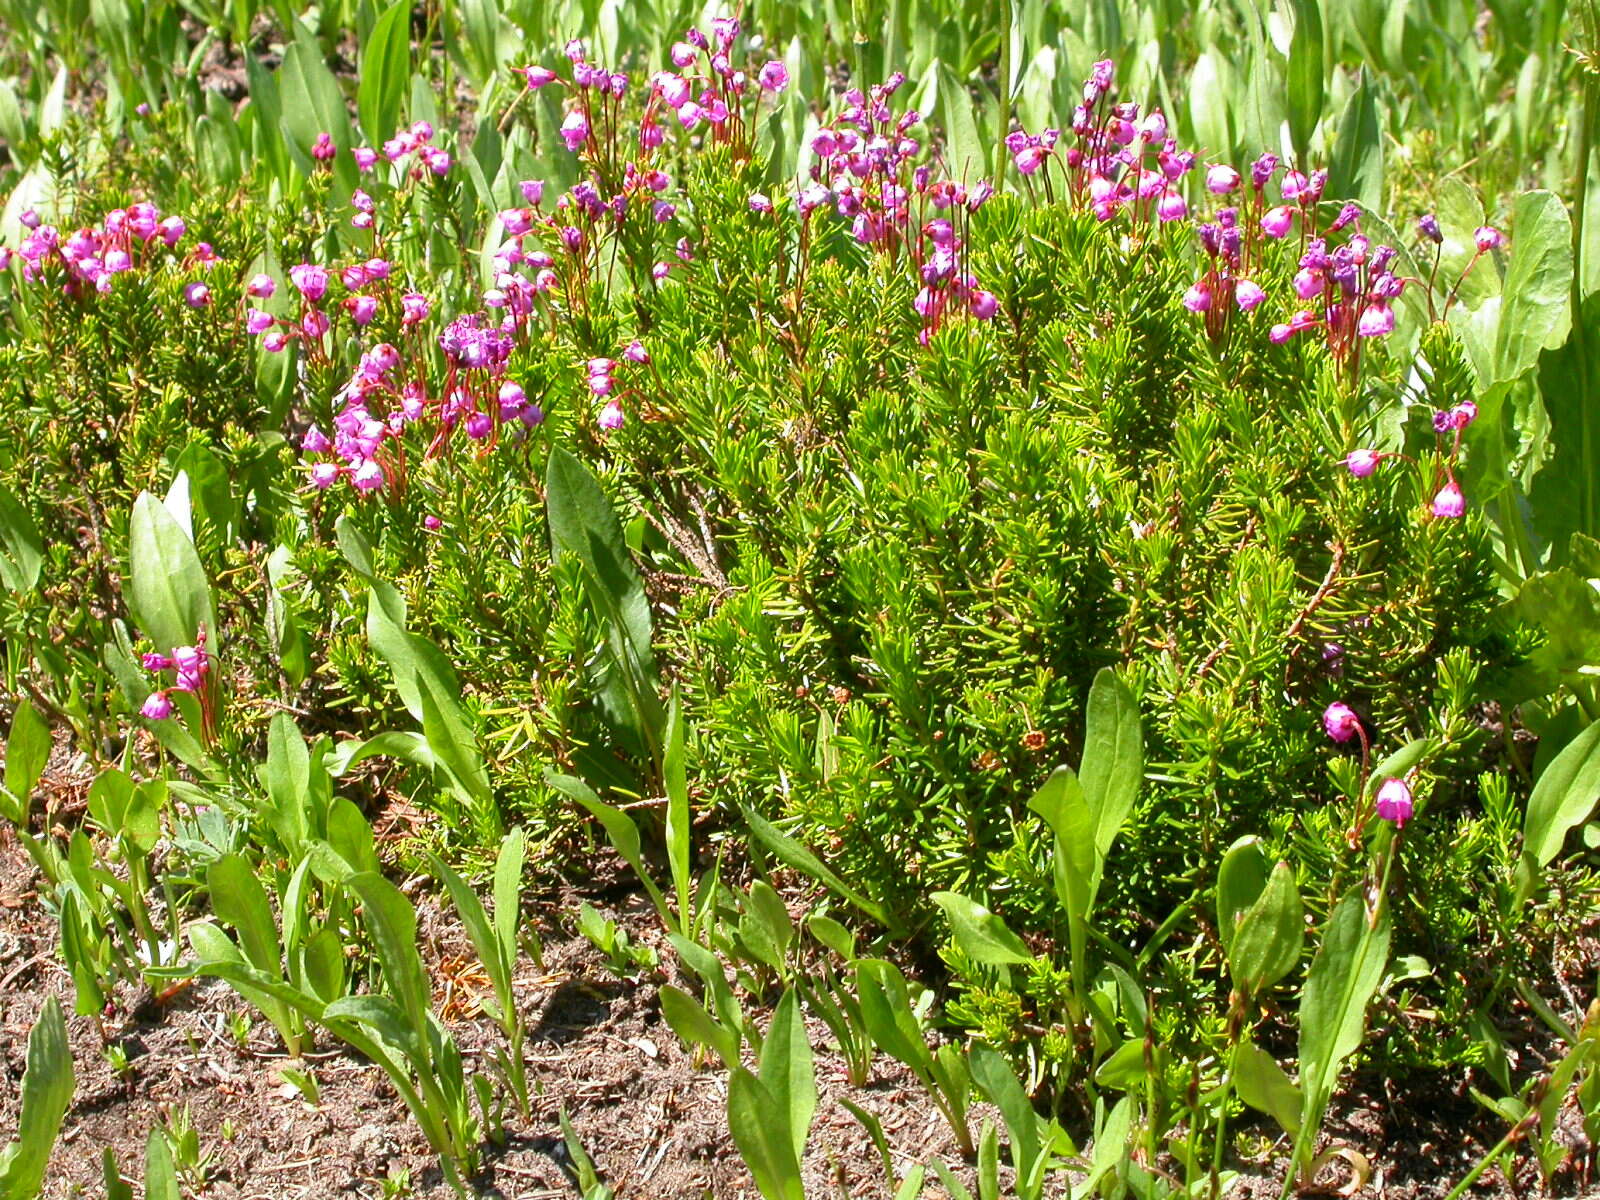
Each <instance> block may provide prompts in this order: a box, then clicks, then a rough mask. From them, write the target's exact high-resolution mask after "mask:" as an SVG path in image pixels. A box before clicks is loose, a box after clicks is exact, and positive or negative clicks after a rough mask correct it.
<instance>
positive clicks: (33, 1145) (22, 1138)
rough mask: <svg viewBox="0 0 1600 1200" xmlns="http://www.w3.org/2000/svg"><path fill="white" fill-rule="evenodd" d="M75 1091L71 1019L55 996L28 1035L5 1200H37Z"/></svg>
mask: <svg viewBox="0 0 1600 1200" xmlns="http://www.w3.org/2000/svg"><path fill="white" fill-rule="evenodd" d="M74 1086H75V1076H74V1074H73V1070H72V1049H71V1047H70V1046H68V1044H67V1021H66V1017H65V1016H64V1015H63V1014H62V1012H61V1003H60V1001H58V1000H57V999H56V998H55V997H54V996H50V997H49V998H47V999H46V1000H45V1002H44V1007H43V1008H42V1009H41V1010H40V1012H39V1019H38V1020H37V1021H35V1022H34V1025H33V1032H31V1033H30V1034H29V1035H28V1066H27V1069H26V1070H25V1071H24V1072H23V1076H22V1098H21V1108H20V1112H19V1115H18V1118H17V1141H15V1142H13V1143H12V1144H11V1145H9V1146H7V1147H6V1148H5V1150H4V1152H0V1198H4V1200H33V1197H35V1196H37V1195H38V1194H39V1189H40V1188H41V1187H42V1186H43V1184H44V1172H45V1167H46V1166H47V1165H49V1162H50V1151H51V1149H52V1148H53V1147H54V1146H55V1143H56V1137H57V1135H59V1134H60V1132H61V1122H62V1121H63V1120H64V1119H65V1118H66V1115H67V1108H68V1106H70V1105H71V1103H72V1091H73V1088H74Z"/></svg>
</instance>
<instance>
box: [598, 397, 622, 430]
mask: <svg viewBox="0 0 1600 1200" xmlns="http://www.w3.org/2000/svg"><path fill="white" fill-rule="evenodd" d="M624 420H625V418H624V417H623V414H622V405H620V404H618V403H617V402H616V401H615V400H611V401H608V402H607V404H606V406H605V407H604V408H602V409H601V410H600V428H601V429H605V430H608V431H609V430H616V429H621V428H622V423H623V421H624Z"/></svg>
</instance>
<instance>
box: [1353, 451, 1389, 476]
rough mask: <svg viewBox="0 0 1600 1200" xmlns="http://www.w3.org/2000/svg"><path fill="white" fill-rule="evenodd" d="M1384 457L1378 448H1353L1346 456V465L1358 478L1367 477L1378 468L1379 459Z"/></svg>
mask: <svg viewBox="0 0 1600 1200" xmlns="http://www.w3.org/2000/svg"><path fill="white" fill-rule="evenodd" d="M1380 457H1382V456H1381V455H1379V453H1378V452H1377V451H1376V450H1367V449H1361V450H1352V451H1350V453H1349V454H1347V455H1345V457H1344V465H1345V466H1347V467H1349V468H1350V474H1352V475H1354V476H1355V477H1356V478H1357V479H1365V478H1366V477H1367V476H1368V475H1371V474H1372V473H1373V472H1374V471H1375V470H1377V469H1378V459H1379V458H1380Z"/></svg>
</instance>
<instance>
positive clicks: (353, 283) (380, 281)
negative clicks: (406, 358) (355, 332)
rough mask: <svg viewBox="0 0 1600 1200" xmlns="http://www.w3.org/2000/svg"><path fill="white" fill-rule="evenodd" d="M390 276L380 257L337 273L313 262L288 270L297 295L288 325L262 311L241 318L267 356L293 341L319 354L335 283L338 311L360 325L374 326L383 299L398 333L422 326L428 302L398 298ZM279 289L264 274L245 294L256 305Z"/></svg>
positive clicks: (414, 295)
mask: <svg viewBox="0 0 1600 1200" xmlns="http://www.w3.org/2000/svg"><path fill="white" fill-rule="evenodd" d="M393 272H394V268H393V266H392V265H391V264H390V262H389V261H388V260H387V259H385V258H379V257H373V258H369V259H366V260H365V261H363V262H354V263H351V264H349V265H348V266H345V267H343V268H341V269H338V270H337V271H333V270H330V269H329V268H327V267H324V266H319V265H318V264H316V263H297V264H296V265H294V266H292V267H290V268H289V282H290V284H291V285H292V286H293V287H294V289H295V291H296V292H297V293H299V296H300V311H299V313H298V315H297V316H296V317H294V318H293V319H292V320H290V319H284V318H280V317H275V316H273V315H272V314H271V313H269V312H267V311H266V310H265V309H261V308H249V309H246V310H245V314H244V326H245V329H246V330H247V331H248V332H249V333H251V334H253V335H255V336H257V337H260V338H261V345H262V348H263V349H265V350H267V351H269V352H270V353H274V354H276V353H278V352H279V351H281V350H283V349H284V347H285V346H287V345H288V344H289V342H290V341H291V340H299V341H300V342H301V343H302V344H303V345H304V346H305V347H306V348H307V349H308V350H309V351H310V352H312V353H313V354H316V355H320V354H321V352H322V348H323V344H324V339H325V338H326V336H327V334H328V331H329V330H330V329H331V328H332V327H333V321H332V318H331V317H330V316H329V308H330V305H329V304H328V303H327V301H328V299H329V292H330V289H331V288H332V287H333V285H334V283H335V282H337V284H338V287H339V289H340V290H342V291H343V292H344V295H343V296H342V297H341V298H340V299H339V303H338V305H337V308H338V309H342V310H343V311H344V312H345V313H346V314H347V315H348V316H349V317H350V320H351V321H352V322H353V323H354V324H356V325H358V326H362V327H365V326H367V325H370V324H372V322H373V321H374V320H375V319H376V318H377V317H378V315H379V313H380V310H381V307H382V304H383V302H384V301H385V300H389V301H390V302H391V303H393V304H396V305H397V306H398V309H399V318H400V325H401V327H402V328H410V327H411V326H414V325H417V324H420V323H421V322H422V321H425V320H426V319H427V317H428V313H429V311H430V309H429V304H428V300H427V297H425V296H423V295H421V294H420V293H417V292H405V293H402V294H401V295H399V296H398V298H396V297H395V296H394V295H393V293H394V292H395V290H396V289H395V288H393V287H392V286H390V284H389V280H390V277H391V275H392V274H393ZM277 290H278V282H277V280H275V279H274V278H273V277H272V276H271V275H267V274H265V273H262V274H258V275H255V276H253V277H252V278H251V279H250V281H249V283H247V284H246V285H245V295H246V296H249V297H251V298H253V299H256V300H270V299H271V298H272V297H273V296H274V295H275V294H276V293H277Z"/></svg>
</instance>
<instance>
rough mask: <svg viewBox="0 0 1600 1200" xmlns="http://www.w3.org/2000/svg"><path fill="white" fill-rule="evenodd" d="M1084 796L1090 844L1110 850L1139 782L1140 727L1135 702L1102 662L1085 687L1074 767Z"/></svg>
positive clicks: (1141, 757) (1141, 771)
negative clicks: (1085, 712)
mask: <svg viewBox="0 0 1600 1200" xmlns="http://www.w3.org/2000/svg"><path fill="white" fill-rule="evenodd" d="M1078 780H1079V782H1080V783H1081V784H1082V785H1083V798H1084V800H1085V802H1086V803H1087V804H1088V806H1089V813H1090V815H1091V816H1092V818H1093V821H1094V848H1095V853H1096V855H1097V856H1098V857H1099V858H1100V859H1102V860H1103V859H1104V858H1105V857H1106V855H1107V854H1108V853H1110V850H1111V845H1112V843H1113V842H1115V841H1116V839H1117V834H1118V832H1119V831H1120V830H1121V829H1122V825H1123V822H1125V821H1126V820H1127V819H1128V813H1129V812H1130V811H1131V810H1132V808H1133V804H1134V801H1135V800H1137V799H1138V798H1139V785H1140V784H1141V783H1143V782H1144V729H1143V727H1142V725H1141V724H1140V721H1139V702H1138V701H1137V700H1135V699H1134V696H1133V693H1132V692H1131V691H1129V690H1128V685H1127V684H1125V683H1123V682H1122V680H1121V679H1119V678H1118V677H1117V674H1116V672H1115V671H1113V670H1111V668H1109V667H1106V668H1103V669H1102V670H1101V671H1100V673H1099V674H1097V675H1096V676H1095V677H1094V686H1093V687H1091V688H1090V689H1089V716H1088V727H1087V729H1086V730H1085V733H1084V741H1083V761H1082V763H1080V764H1079V767H1078Z"/></svg>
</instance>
